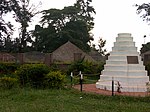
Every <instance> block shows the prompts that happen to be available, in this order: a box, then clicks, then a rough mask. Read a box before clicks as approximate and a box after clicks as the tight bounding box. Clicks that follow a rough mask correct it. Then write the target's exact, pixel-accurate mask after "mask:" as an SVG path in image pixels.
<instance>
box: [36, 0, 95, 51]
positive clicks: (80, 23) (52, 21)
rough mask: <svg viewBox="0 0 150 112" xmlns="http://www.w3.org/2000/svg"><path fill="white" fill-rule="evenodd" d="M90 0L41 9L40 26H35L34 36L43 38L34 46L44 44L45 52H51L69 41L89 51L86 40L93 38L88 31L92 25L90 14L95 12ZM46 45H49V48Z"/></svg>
mask: <svg viewBox="0 0 150 112" xmlns="http://www.w3.org/2000/svg"><path fill="white" fill-rule="evenodd" d="M91 2H92V0H77V2H76V3H75V4H74V5H73V6H68V7H64V8H63V9H54V8H52V9H49V10H44V11H42V14H43V16H42V19H41V21H40V22H41V23H42V26H40V29H36V28H35V31H34V36H35V38H38V39H40V40H42V39H43V40H42V41H41V42H42V44H40V46H37V45H35V46H34V48H36V49H38V48H40V47H41V48H42V46H44V47H45V50H47V51H46V52H52V51H53V50H55V49H56V48H58V47H59V46H60V45H62V44H64V43H65V42H67V41H71V42H72V43H74V44H76V45H77V46H78V47H79V48H81V49H82V50H84V51H89V50H90V46H89V45H88V42H90V41H91V40H93V37H92V36H91V33H90V31H91V30H92V28H93V26H94V22H93V20H94V18H93V17H92V14H93V13H95V10H94V8H93V7H92V6H90V3H91ZM50 30H52V32H51V31H50ZM39 32H40V33H39ZM44 32H46V33H45V34H44ZM44 38H46V39H44ZM45 41H46V42H45ZM46 43H47V44H49V45H50V46H47V45H46ZM56 43H57V44H56ZM48 47H51V50H50V48H48Z"/></svg>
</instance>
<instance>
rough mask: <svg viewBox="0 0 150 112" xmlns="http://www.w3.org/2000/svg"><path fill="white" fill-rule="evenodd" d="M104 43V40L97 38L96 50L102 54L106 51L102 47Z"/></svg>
mask: <svg viewBox="0 0 150 112" xmlns="http://www.w3.org/2000/svg"><path fill="white" fill-rule="evenodd" d="M105 44H106V40H103V39H102V38H99V40H98V52H99V53H100V54H102V55H105V53H106V49H104V47H105Z"/></svg>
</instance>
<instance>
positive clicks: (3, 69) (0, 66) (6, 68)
mask: <svg viewBox="0 0 150 112" xmlns="http://www.w3.org/2000/svg"><path fill="white" fill-rule="evenodd" d="M18 67H19V64H16V63H0V77H3V76H10V77H14V76H13V75H12V74H13V72H14V71H15V70H16V69H17V68H18Z"/></svg>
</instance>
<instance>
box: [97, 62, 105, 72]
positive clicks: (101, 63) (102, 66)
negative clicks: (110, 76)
mask: <svg viewBox="0 0 150 112" xmlns="http://www.w3.org/2000/svg"><path fill="white" fill-rule="evenodd" d="M104 65H105V62H100V63H99V64H98V65H97V68H96V69H97V73H101V71H102V70H103V69H104Z"/></svg>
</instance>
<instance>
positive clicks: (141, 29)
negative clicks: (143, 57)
mask: <svg viewBox="0 0 150 112" xmlns="http://www.w3.org/2000/svg"><path fill="white" fill-rule="evenodd" d="M32 1H33V3H35V4H37V3H38V1H41V2H42V5H41V6H40V8H39V9H40V10H45V9H50V8H60V9H62V8H63V7H64V6H68V5H73V4H74V3H75V1H76V0H36V2H35V0H32ZM148 1H149V2H150V0H134V1H132V0H93V3H92V5H93V7H94V8H95V10H96V15H95V16H94V17H95V27H94V29H93V34H94V39H95V42H97V40H98V37H102V38H103V39H104V40H106V49H107V51H111V50H112V47H113V45H114V44H113V42H115V38H116V36H117V34H118V33H131V34H132V36H133V40H134V42H135V43H136V47H138V51H139V50H140V48H141V45H142V44H143V43H144V38H143V36H144V35H147V37H146V38H145V43H147V42H150V26H149V25H148V23H146V22H144V21H142V18H140V16H139V15H137V14H136V7H134V4H142V3H148ZM36 20H37V19H36Z"/></svg>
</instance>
